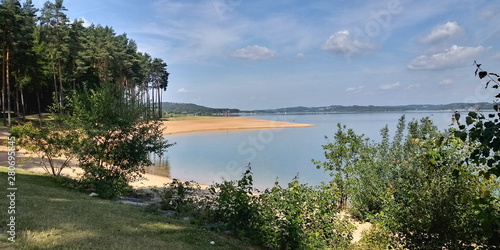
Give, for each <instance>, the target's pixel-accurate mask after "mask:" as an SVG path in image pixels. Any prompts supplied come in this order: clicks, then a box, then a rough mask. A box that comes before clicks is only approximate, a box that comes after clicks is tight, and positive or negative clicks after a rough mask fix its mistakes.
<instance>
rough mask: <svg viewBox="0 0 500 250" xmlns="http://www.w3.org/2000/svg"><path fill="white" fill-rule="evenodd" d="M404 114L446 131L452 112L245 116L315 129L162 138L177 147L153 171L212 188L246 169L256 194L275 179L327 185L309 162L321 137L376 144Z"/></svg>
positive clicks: (319, 156) (321, 142)
mask: <svg viewBox="0 0 500 250" xmlns="http://www.w3.org/2000/svg"><path fill="white" fill-rule="evenodd" d="M403 114H405V115H406V119H407V121H410V120H412V119H420V118H422V117H426V116H429V117H430V118H431V119H433V120H434V123H435V124H436V125H437V126H438V127H439V128H440V129H446V128H448V127H449V125H450V123H451V115H452V113H451V112H408V113H368V114H314V115H284V116H273V115H262V116H249V117H251V118H257V119H265V120H278V121H289V122H297V123H308V124H317V125H319V126H317V127H308V128H287V129H273V130H260V131H237V132H216V133H200V134H185V135H171V136H167V139H168V140H169V141H170V142H176V143H177V144H176V145H175V146H173V147H171V148H169V150H168V153H167V157H164V158H163V159H162V161H163V162H164V165H167V164H168V166H169V168H170V169H169V170H168V169H165V168H164V167H163V168H162V167H156V168H155V169H153V171H152V172H153V173H157V174H161V175H169V174H170V176H171V177H173V178H178V179H182V180H194V181H197V182H199V183H204V184H212V183H213V182H220V181H221V180H222V179H223V178H224V179H226V180H228V179H232V180H233V179H239V178H240V177H241V174H242V173H243V172H244V170H245V167H246V166H247V165H248V164H251V167H252V172H253V173H254V175H253V177H254V186H255V187H257V188H259V189H261V190H262V189H265V188H267V187H272V186H273V184H274V182H275V181H276V179H277V178H278V181H279V182H280V184H282V185H286V183H288V182H290V181H291V180H292V179H293V178H294V176H296V175H298V176H299V180H300V182H301V183H309V184H312V185H315V184H319V183H321V182H323V181H329V180H330V176H329V174H328V173H326V172H324V171H323V170H320V169H316V167H315V165H314V164H313V163H312V161H311V159H315V160H324V156H323V150H322V147H321V146H322V145H324V144H327V143H328V140H326V139H325V136H328V137H333V135H334V133H335V132H336V131H337V128H336V126H337V123H342V124H345V125H347V127H349V128H352V129H354V130H355V131H356V133H358V134H365V135H366V136H367V137H369V138H370V139H372V140H374V141H378V140H380V135H379V131H380V129H381V128H383V127H384V126H385V125H386V124H387V125H389V130H390V133H391V134H393V133H394V131H395V129H396V125H397V121H398V119H399V118H400V117H401V115H403ZM157 161H159V159H157Z"/></svg>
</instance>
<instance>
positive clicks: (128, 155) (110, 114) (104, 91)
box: [54, 83, 172, 198]
mask: <svg viewBox="0 0 500 250" xmlns="http://www.w3.org/2000/svg"><path fill="white" fill-rule="evenodd" d="M56 108H57V105H56V107H55V109H54V111H55V113H54V116H55V123H56V124H57V125H58V126H59V127H61V129H64V130H65V131H77V132H78V134H79V135H80V137H79V140H77V141H75V142H74V143H73V145H71V150H72V153H73V154H75V155H76V156H77V159H78V162H79V165H80V167H81V168H82V169H83V170H84V174H83V176H82V179H81V180H82V181H81V185H82V188H85V189H88V190H90V191H92V192H96V193H98V194H99V196H100V197H102V198H114V197H116V196H118V195H122V194H124V193H126V192H127V191H128V190H130V187H129V183H130V182H133V181H137V180H140V179H141V178H142V175H143V174H144V172H145V167H147V166H150V165H151V164H152V162H151V160H150V158H149V156H150V154H151V153H155V154H163V152H164V150H165V149H166V148H168V147H170V146H171V145H172V144H168V143H167V141H166V140H164V139H163V135H162V130H161V124H160V122H158V121H150V120H144V118H143V115H144V109H145V107H144V106H142V105H140V104H138V102H137V96H135V95H134V94H132V93H130V92H128V91H126V90H124V89H123V88H121V87H120V86H117V85H114V84H112V83H107V84H102V85H101V86H99V87H97V88H95V89H88V88H83V90H81V91H80V92H76V91H73V92H72V94H71V95H69V97H68V100H67V104H66V105H65V106H64V110H56Z"/></svg>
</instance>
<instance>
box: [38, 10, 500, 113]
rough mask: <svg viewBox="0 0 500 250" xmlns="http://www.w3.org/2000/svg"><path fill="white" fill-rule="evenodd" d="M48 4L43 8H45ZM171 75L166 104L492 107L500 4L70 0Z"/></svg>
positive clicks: (499, 54)
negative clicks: (479, 71)
mask: <svg viewBox="0 0 500 250" xmlns="http://www.w3.org/2000/svg"><path fill="white" fill-rule="evenodd" d="M44 2H45V1H43V0H34V4H35V6H36V7H38V8H40V7H42V6H43V3H44ZM64 6H65V7H66V8H67V9H68V11H67V12H66V14H67V16H68V17H69V18H70V20H74V19H83V20H84V21H85V23H86V24H87V25H90V24H91V23H94V24H101V25H102V26H111V27H113V28H114V30H115V31H116V33H117V34H123V33H127V36H128V37H129V38H130V39H133V40H135V41H136V42H137V44H138V48H139V51H141V52H147V53H149V54H150V55H152V56H153V57H158V58H162V59H163V60H164V61H165V62H167V64H168V68H167V69H168V71H169V72H170V79H169V86H168V89H167V91H166V92H165V93H164V95H163V100H164V101H169V102H181V103H196V104H199V105H204V106H208V107H214V108H239V109H242V110H253V109H266V108H281V107H293V106H308V107H310V106H329V105H349V106H350V105H405V104H447V103H453V102H483V101H486V102H491V101H493V100H494V96H495V95H496V93H495V92H494V91H493V90H492V89H485V88H484V85H485V81H481V80H479V79H477V78H475V77H474V71H475V67H474V66H473V62H474V60H476V61H477V62H478V63H481V64H482V65H483V68H484V70H490V71H492V72H497V73H500V67H499V65H500V43H499V42H498V41H500V2H498V1H487V0H474V1H472V0H440V1H435V0H432V1H431V0H420V1H417V0H414V1H413V0H379V1H361V0H330V1H326V0H324V1H322V0H310V1H304V0H300V1H299V0H273V1H269V0H251V1H250V0H143V1H138V0H137V1H136V0H66V1H64Z"/></svg>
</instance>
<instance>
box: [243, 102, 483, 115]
mask: <svg viewBox="0 0 500 250" xmlns="http://www.w3.org/2000/svg"><path fill="white" fill-rule="evenodd" d="M491 105H492V104H491V103H488V102H480V103H450V104H434V105H433V104H415V105H395V106H374V105H365V106H362V105H352V106H342V105H331V106H324V107H304V106H299V107H288V108H279V109H266V110H253V111H245V112H256V113H285V112H287V113H363V112H400V111H434V110H468V109H473V110H491Z"/></svg>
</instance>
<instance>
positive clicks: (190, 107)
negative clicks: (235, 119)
mask: <svg viewBox="0 0 500 250" xmlns="http://www.w3.org/2000/svg"><path fill="white" fill-rule="evenodd" d="M162 106H163V110H165V111H167V112H169V113H173V114H195V115H225V114H234V113H239V112H240V110H239V109H228V108H209V107H205V106H200V105H196V104H192V103H174V102H164V103H163V104H162Z"/></svg>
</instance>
